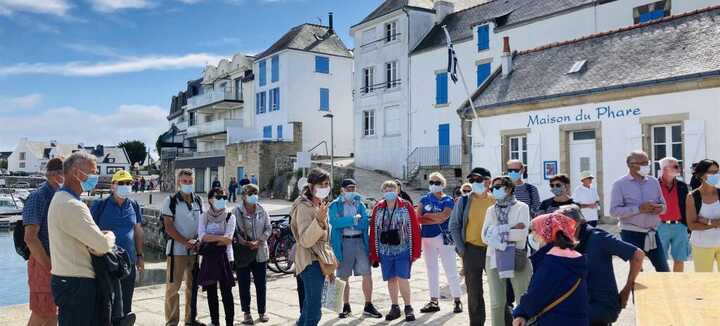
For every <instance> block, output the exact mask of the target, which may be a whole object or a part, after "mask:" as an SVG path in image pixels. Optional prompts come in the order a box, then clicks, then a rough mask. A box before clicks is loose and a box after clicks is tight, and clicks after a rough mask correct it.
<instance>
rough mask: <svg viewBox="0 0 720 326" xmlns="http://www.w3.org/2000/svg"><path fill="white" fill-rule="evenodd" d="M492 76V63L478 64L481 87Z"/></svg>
mask: <svg viewBox="0 0 720 326" xmlns="http://www.w3.org/2000/svg"><path fill="white" fill-rule="evenodd" d="M489 76H490V64H489V63H483V64H480V65H478V66H477V86H478V87H479V86H480V84H482V83H483V82H484V81H485V80H486V79H487V78H488V77H489Z"/></svg>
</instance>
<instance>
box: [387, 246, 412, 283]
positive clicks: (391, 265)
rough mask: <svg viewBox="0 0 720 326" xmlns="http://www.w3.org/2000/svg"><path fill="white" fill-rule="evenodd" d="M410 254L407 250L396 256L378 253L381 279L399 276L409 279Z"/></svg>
mask: <svg viewBox="0 0 720 326" xmlns="http://www.w3.org/2000/svg"><path fill="white" fill-rule="evenodd" d="M410 266H412V263H411V262H410V254H409V253H408V252H404V253H401V254H399V255H397V256H385V255H380V269H381V270H382V276H383V281H388V280H390V279H392V278H395V277H399V278H403V279H406V280H409V279H410Z"/></svg>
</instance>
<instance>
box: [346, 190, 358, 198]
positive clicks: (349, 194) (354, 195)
mask: <svg viewBox="0 0 720 326" xmlns="http://www.w3.org/2000/svg"><path fill="white" fill-rule="evenodd" d="M343 196H344V197H345V200H354V199H355V197H357V196H358V193H357V192H354V191H351V192H346V193H345V194H344V195H343Z"/></svg>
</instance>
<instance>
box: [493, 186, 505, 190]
mask: <svg viewBox="0 0 720 326" xmlns="http://www.w3.org/2000/svg"><path fill="white" fill-rule="evenodd" d="M492 188H493V189H495V190H500V189H502V188H505V185H494V186H492Z"/></svg>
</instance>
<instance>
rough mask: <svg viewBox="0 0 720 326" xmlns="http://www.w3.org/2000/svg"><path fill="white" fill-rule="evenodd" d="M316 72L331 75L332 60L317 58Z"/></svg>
mask: <svg viewBox="0 0 720 326" xmlns="http://www.w3.org/2000/svg"><path fill="white" fill-rule="evenodd" d="M315 72H319V73H323V74H329V73H330V58H328V57H321V56H315Z"/></svg>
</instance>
